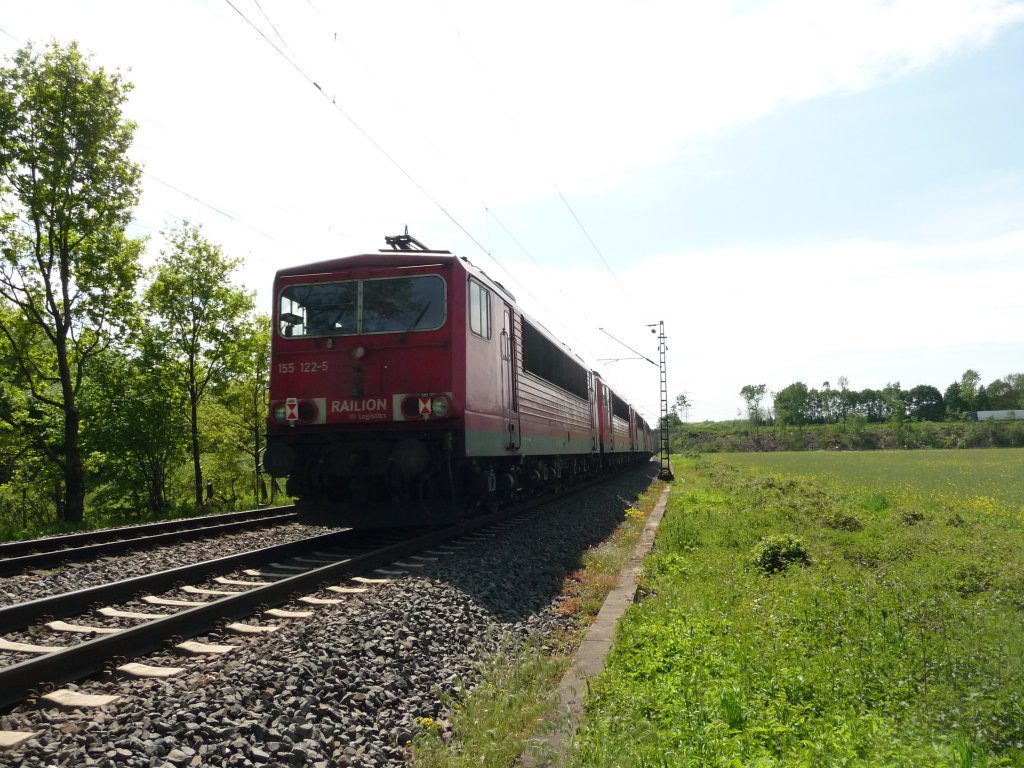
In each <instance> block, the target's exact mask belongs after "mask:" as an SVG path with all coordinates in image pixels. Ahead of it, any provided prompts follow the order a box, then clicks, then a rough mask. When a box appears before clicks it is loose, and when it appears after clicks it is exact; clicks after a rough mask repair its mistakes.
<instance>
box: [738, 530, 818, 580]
mask: <svg viewBox="0 0 1024 768" xmlns="http://www.w3.org/2000/svg"><path fill="white" fill-rule="evenodd" d="M750 563H751V565H752V566H753V567H754V568H756V569H757V570H759V571H761V572H763V573H767V574H773V573H781V572H782V571H784V570H786V569H787V568H789V566H791V565H793V564H794V563H796V564H798V565H810V564H811V556H810V554H808V552H807V547H806V546H805V545H804V543H803V541H801V540H800V539H798V538H797V537H796V536H791V535H790V534H788V533H777V534H773V535H771V536H765V537H764V538H763V539H761V540H760V541H759V542H757V544H755V545H754V548H753V549H752V550H751V551H750Z"/></svg>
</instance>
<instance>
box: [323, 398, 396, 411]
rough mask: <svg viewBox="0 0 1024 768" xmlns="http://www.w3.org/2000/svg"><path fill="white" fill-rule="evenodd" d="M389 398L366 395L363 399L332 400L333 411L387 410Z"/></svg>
mask: <svg viewBox="0 0 1024 768" xmlns="http://www.w3.org/2000/svg"><path fill="white" fill-rule="evenodd" d="M387 408H388V399H387V398H386V397H365V398H363V399H361V400H356V399H350V400H332V401H331V413H368V412H374V411H386V410H387Z"/></svg>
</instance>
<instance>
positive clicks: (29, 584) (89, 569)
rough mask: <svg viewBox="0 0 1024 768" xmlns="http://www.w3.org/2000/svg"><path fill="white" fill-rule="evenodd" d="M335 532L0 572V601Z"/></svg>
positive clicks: (293, 529) (215, 541)
mask: <svg viewBox="0 0 1024 768" xmlns="http://www.w3.org/2000/svg"><path fill="white" fill-rule="evenodd" d="M337 530H341V529H340V528H323V527H319V526H303V525H299V524H298V523H285V524H284V525H277V526H273V527H271V528H261V529H259V530H255V531H244V532H242V533H232V534H228V535H226V536H219V537H216V538H212V539H196V540H193V541H184V542H179V543H177V544H169V545H165V546H160V547H150V548H147V549H144V550H140V551H138V552H131V553H127V554H123V555H109V556H106V557H99V558H96V559H94V560H91V561H86V562H72V563H66V564H64V565H59V566H55V567H53V568H46V569H44V570H38V571H27V572H25V573H19V574H15V575H12V576H3V577H0V605H15V604H17V603H24V602H28V601H29V600H36V599H38V598H41V597H49V596H50V595H58V594H61V593H63V592H72V591H74V590H77V589H85V588H87V587H95V586H99V585H100V584H107V583H109V582H111V581H118V580H121V579H128V578H131V577H133V576H143V575H145V574H149V573H156V572H158V571H165V570H169V569H171V568H177V567H179V566H182V565H189V564H192V563H201V562H204V561H206V560H213V559H215V558H218V557H225V556H227V555H233V554H237V553H241V552H248V551H249V550H251V549H256V548H258V547H270V546H273V545H275V544H284V543H286V542H290V541H298V540H300V539H307V538H309V537H310V536H315V535H317V534H321V533H330V532H331V531H337Z"/></svg>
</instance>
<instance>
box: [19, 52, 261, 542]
mask: <svg viewBox="0 0 1024 768" xmlns="http://www.w3.org/2000/svg"><path fill="white" fill-rule="evenodd" d="M130 90H131V85H130V84H129V83H127V82H125V81H124V80H123V79H122V78H121V76H120V75H119V74H117V73H110V72H107V71H105V70H104V69H103V68H96V67H94V66H92V64H91V62H90V60H89V59H88V57H86V56H84V55H83V54H82V53H81V52H80V50H79V48H78V46H77V44H75V43H70V44H67V45H62V44H60V43H58V42H56V41H55V42H52V43H51V44H49V46H47V47H46V49H45V50H44V51H42V52H37V51H36V50H34V49H33V47H32V45H31V44H29V45H27V46H25V47H24V48H22V49H20V50H19V51H17V52H16V53H15V54H14V55H13V56H12V57H11V59H10V62H9V66H6V67H4V68H2V69H0V534H9V533H10V532H12V531H15V530H18V529H19V528H28V527H38V526H40V525H47V524H50V523H52V522H55V521H56V522H57V523H66V524H71V525H76V524H78V523H81V522H82V521H83V519H84V518H85V516H86V512H87V511H88V512H89V514H90V515H91V516H98V517H103V516H107V517H113V518H117V517H125V516H127V517H132V516H137V515H141V514H143V513H145V512H150V513H153V514H154V515H162V514H166V513H167V512H169V511H172V510H180V511H195V510H200V509H209V508H210V507H211V501H212V499H211V497H212V496H214V493H215V494H216V496H217V497H219V500H218V501H219V503H221V504H230V503H232V502H233V501H234V500H236V499H238V498H239V497H242V496H246V497H247V498H249V499H252V498H253V497H260V496H261V495H262V488H261V482H262V476H261V473H260V453H261V451H262V447H263V446H262V433H263V429H264V423H265V415H266V401H267V383H268V374H269V364H270V360H269V356H270V352H269V343H270V322H269V319H268V318H267V317H266V315H261V314H258V313H257V312H256V311H255V307H254V304H253V295H252V294H251V293H249V292H248V291H246V290H245V289H244V288H243V287H242V286H239V285H236V284H235V283H234V282H233V275H234V272H235V271H236V269H237V268H238V266H239V265H240V263H241V260H240V259H237V258H232V257H229V256H228V255H226V254H224V253H223V252H222V250H221V248H220V247H219V246H218V245H216V244H214V243H211V242H209V241H208V240H207V239H206V238H205V237H204V235H203V233H202V230H201V228H200V227H198V226H193V225H192V224H190V223H189V222H188V221H181V222H179V223H178V224H176V225H174V226H170V227H168V229H167V230H166V231H165V232H164V233H163V234H164V235H165V239H166V243H167V245H166V246H165V248H164V249H163V250H162V251H161V253H160V255H159V258H157V260H156V264H155V266H154V267H152V268H151V269H146V268H145V267H144V266H143V264H142V255H143V253H144V251H145V244H146V243H145V239H144V238H131V237H129V236H128V235H127V234H126V228H127V226H128V224H129V223H130V222H131V219H132V212H133V210H134V207H135V206H136V204H137V203H138V200H139V195H140V179H141V176H142V169H141V166H140V165H138V164H137V163H135V162H134V161H133V160H131V159H130V157H129V154H128V152H129V149H130V147H131V143H132V140H133V136H134V131H135V127H136V126H135V124H134V123H133V122H132V121H130V120H127V119H126V118H125V116H124V115H123V113H122V107H123V105H124V103H125V100H126V98H127V94H128V92H129V91H130ZM211 483H212V484H213V486H214V487H215V488H216V491H215V492H214V488H211Z"/></svg>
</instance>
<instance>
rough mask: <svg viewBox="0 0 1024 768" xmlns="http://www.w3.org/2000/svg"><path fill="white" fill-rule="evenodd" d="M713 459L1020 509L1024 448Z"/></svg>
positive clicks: (724, 456)
mask: <svg viewBox="0 0 1024 768" xmlns="http://www.w3.org/2000/svg"><path fill="white" fill-rule="evenodd" d="M715 460H716V461H724V462H729V463H731V464H734V465H735V466H745V467H760V468H762V469H765V470H769V471H775V472H785V473H787V474H794V475H806V476H813V477H824V478H828V479H830V480H832V481H835V482H837V483H840V484H844V485H847V486H850V487H861V488H866V489H869V490H871V491H872V492H886V491H895V492H897V493H900V492H910V493H913V494H916V495H919V496H922V497H927V499H928V500H929V501H931V502H932V503H950V502H953V501H955V500H960V501H962V500H970V499H976V498H992V499H996V500H998V501H1000V502H1002V503H1003V504H1005V505H1007V506H1008V507H1009V508H1011V509H1016V510H1018V511H1024V448H1000V449H976V450H935V451H857V452H832V451H814V452H793V453H730V454H718V455H716V456H715Z"/></svg>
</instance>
